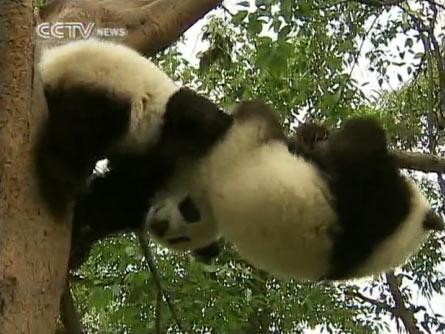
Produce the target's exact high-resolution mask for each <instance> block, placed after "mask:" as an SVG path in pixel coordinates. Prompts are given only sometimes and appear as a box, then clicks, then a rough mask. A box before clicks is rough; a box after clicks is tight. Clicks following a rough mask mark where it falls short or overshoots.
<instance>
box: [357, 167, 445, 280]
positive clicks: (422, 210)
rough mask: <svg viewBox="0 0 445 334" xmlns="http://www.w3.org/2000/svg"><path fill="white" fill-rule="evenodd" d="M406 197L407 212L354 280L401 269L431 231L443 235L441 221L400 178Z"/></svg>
mask: <svg viewBox="0 0 445 334" xmlns="http://www.w3.org/2000/svg"><path fill="white" fill-rule="evenodd" d="M401 177H402V178H403V181H404V182H406V185H407V191H408V193H409V196H408V197H409V210H408V213H407V215H405V218H404V219H403V221H402V222H400V223H399V224H398V227H397V228H396V230H395V231H394V232H393V233H392V234H390V235H389V236H388V237H387V238H385V239H384V240H383V241H382V242H380V244H378V245H377V247H376V248H375V250H374V251H373V252H372V254H371V255H370V257H369V258H368V259H367V261H365V263H364V264H363V265H362V266H360V267H359V268H358V270H357V273H356V274H357V277H359V276H367V275H371V274H377V273H381V272H384V271H387V270H390V269H392V268H395V267H397V266H400V265H403V264H404V263H405V262H406V261H407V260H408V259H409V258H410V257H411V256H412V255H413V254H414V253H416V252H417V251H418V250H419V249H420V248H421V246H422V245H423V243H424V242H425V241H426V239H427V237H428V236H429V235H430V233H431V232H433V231H443V230H444V229H445V225H444V223H443V220H442V218H441V217H440V216H439V215H438V214H437V213H435V212H434V210H432V209H431V206H430V204H429V202H428V200H427V199H426V197H425V196H424V195H423V194H422V192H421V190H420V188H419V187H418V186H417V184H416V183H415V182H414V181H413V180H411V179H409V178H408V177H404V176H401Z"/></svg>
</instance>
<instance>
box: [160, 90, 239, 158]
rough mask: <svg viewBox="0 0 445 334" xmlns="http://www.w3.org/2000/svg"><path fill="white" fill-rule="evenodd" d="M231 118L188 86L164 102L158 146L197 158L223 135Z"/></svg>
mask: <svg viewBox="0 0 445 334" xmlns="http://www.w3.org/2000/svg"><path fill="white" fill-rule="evenodd" d="M231 124H232V118H231V117H230V116H229V115H227V114H225V113H224V112H223V111H222V110H220V109H219V108H218V107H217V106H216V105H215V104H214V103H212V102H210V101H209V100H208V99H206V98H204V97H202V96H200V95H198V94H196V93H195V92H194V91H192V90H190V89H188V88H181V89H180V90H178V91H177V92H176V93H175V94H174V95H172V97H171V98H170V99H169V101H168V103H167V110H166V113H165V115H164V124H163V128H162V134H161V140H160V145H161V146H162V147H163V149H164V150H165V151H167V152H171V154H172V155H175V156H177V157H185V158H188V159H190V158H199V157H202V156H203V155H205V154H206V153H207V152H208V151H209V149H210V148H211V147H213V145H215V144H216V143H217V142H218V140H220V139H221V138H223V137H224V135H225V134H226V132H227V130H228V129H229V128H230V126H231Z"/></svg>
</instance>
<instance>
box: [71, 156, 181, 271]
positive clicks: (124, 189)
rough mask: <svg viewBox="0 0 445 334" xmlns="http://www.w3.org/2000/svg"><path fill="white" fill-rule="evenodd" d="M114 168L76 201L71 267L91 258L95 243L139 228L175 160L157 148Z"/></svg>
mask: <svg viewBox="0 0 445 334" xmlns="http://www.w3.org/2000/svg"><path fill="white" fill-rule="evenodd" d="M120 158H121V159H122V160H119V163H118V164H117V165H116V166H115V167H111V168H112V169H111V171H109V172H108V173H106V174H105V175H103V176H97V177H95V178H93V180H92V181H91V183H90V185H89V187H88V191H87V192H86V193H85V194H83V195H82V196H80V197H79V198H78V200H77V201H76V205H75V207H74V216H73V237H72V250H71V252H72V255H71V266H72V267H77V266H78V265H80V264H81V263H82V262H83V260H84V259H85V258H86V257H87V255H88V253H89V250H90V248H91V247H92V245H93V244H94V242H96V241H98V240H101V239H103V238H105V237H107V236H110V235H113V234H117V233H122V232H130V231H131V232H135V231H138V230H139V229H140V228H141V227H142V225H143V223H144V221H145V216H146V214H147V212H148V210H149V208H150V198H152V197H153V196H154V195H155V194H156V192H157V191H158V190H159V189H162V187H163V186H165V184H166V182H167V180H168V178H169V177H170V176H171V174H172V173H173V171H174V169H175V161H174V160H171V159H169V158H167V157H165V156H164V155H163V153H162V152H160V151H157V150H155V149H153V150H151V151H150V152H149V153H147V154H146V155H143V156H136V155H128V156H127V157H126V158H124V157H123V156H120Z"/></svg>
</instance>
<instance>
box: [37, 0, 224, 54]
mask: <svg viewBox="0 0 445 334" xmlns="http://www.w3.org/2000/svg"><path fill="white" fill-rule="evenodd" d="M221 3H222V0H200V1H196V0H145V1H141V0H113V1H107V0H98V1H91V0H76V1H74V0H55V1H53V2H50V3H49V4H48V5H47V6H44V7H43V8H41V9H40V17H41V20H42V21H48V22H83V23H91V22H94V23H96V26H97V27H109V28H113V27H115V28H126V29H127V32H128V35H127V38H126V40H124V43H125V44H127V45H128V46H130V47H132V48H133V49H135V50H138V51H139V52H142V53H144V54H154V53H156V52H158V51H160V50H162V49H163V48H165V47H167V46H169V45H170V44H172V43H173V42H175V41H176V40H177V39H178V38H179V37H180V36H181V35H182V34H183V33H184V32H185V31H186V30H187V29H188V28H189V27H190V26H192V25H193V24H194V23H195V22H196V21H198V20H199V19H201V18H202V17H203V16H204V15H205V14H207V13H208V12H209V11H210V10H212V9H214V8H216V7H217V6H218V5H220V4H221Z"/></svg>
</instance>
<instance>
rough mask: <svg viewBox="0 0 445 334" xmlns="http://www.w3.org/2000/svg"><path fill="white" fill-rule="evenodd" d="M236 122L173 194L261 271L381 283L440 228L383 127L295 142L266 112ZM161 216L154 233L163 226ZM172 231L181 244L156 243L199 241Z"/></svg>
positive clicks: (369, 125)
mask: <svg viewBox="0 0 445 334" xmlns="http://www.w3.org/2000/svg"><path fill="white" fill-rule="evenodd" d="M233 119H234V122H233V125H232V126H231V128H230V129H229V131H228V132H227V133H226V134H225V135H224V137H223V139H222V140H220V141H219V142H218V143H217V144H216V145H215V147H213V149H212V150H211V151H210V153H209V155H208V156H206V157H204V158H202V159H201V160H200V161H199V163H198V164H196V165H195V166H193V168H191V171H192V172H190V171H187V170H186V171H184V173H185V175H186V176H182V177H181V178H178V179H173V181H171V182H169V185H170V187H171V189H172V193H175V192H178V189H182V191H184V189H186V193H187V196H190V198H191V199H192V200H193V201H194V203H195V205H196V206H197V207H202V208H204V209H203V210H202V212H201V219H203V220H205V221H208V222H209V224H210V226H212V228H213V226H215V228H216V229H217V230H218V233H219V235H220V236H222V237H223V238H224V239H226V240H227V241H229V242H231V243H232V244H234V245H235V246H236V248H237V249H238V251H239V253H240V255H241V257H243V258H245V259H246V260H248V261H249V262H250V263H251V264H253V265H255V266H257V267H258V268H260V269H263V270H266V271H269V272H271V273H273V274H276V275H278V276H280V277H287V278H289V277H291V278H297V279H304V280H322V279H335V280H336V279H348V278H355V277H362V276H367V275H372V274H377V273H381V272H383V271H386V270H389V269H391V268H393V267H395V266H398V265H400V264H402V263H403V262H404V261H405V260H406V259H407V258H408V257H409V256H410V255H411V254H412V253H413V252H415V251H416V250H417V249H418V248H420V246H421V245H422V243H423V242H424V241H425V239H426V237H427V235H428V234H429V232H430V231H431V230H432V229H443V224H442V223H441V221H440V218H439V217H438V216H437V215H436V214H435V213H434V212H433V211H431V209H430V206H429V204H428V202H427V200H426V199H425V197H424V196H423V195H422V194H421V192H420V190H419V188H418V187H417V186H416V184H415V183H414V182H412V181H411V180H409V179H408V178H406V177H404V176H402V175H401V174H400V173H399V171H398V169H397V167H396V165H395V163H394V161H393V159H392V157H391V156H390V154H389V152H388V150H387V144H386V139H385V134H384V132H383V130H382V129H381V127H380V126H379V125H378V123H377V122H376V121H374V120H372V119H360V118H359V119H351V120H349V121H346V122H345V124H344V125H343V126H342V128H341V129H340V130H339V131H337V132H334V133H333V134H329V136H328V133H327V132H326V133H324V134H323V133H322V135H321V139H322V140H318V139H317V140H315V139H314V140H313V142H312V143H311V142H310V141H308V140H306V139H303V140H297V141H291V142H290V143H289V142H288V141H287V140H286V138H285V136H284V134H283V132H282V130H281V128H280V124H279V122H278V120H277V119H276V118H275V116H274V114H273V112H272V111H271V110H270V109H269V108H268V107H267V106H266V105H264V104H262V103H259V102H246V103H242V104H241V105H240V106H239V107H238V108H237V109H236V110H235V112H234V114H233ZM309 129H310V128H309ZM306 130H307V129H306ZM315 138H317V137H315ZM167 189H168V188H167ZM173 198H174V197H172V198H171V199H169V200H172V199H173ZM165 201H166V200H165V195H164V198H163V199H161V200H160V202H159V203H157V204H156V203H155V204H154V207H159V205H161V206H162V203H165ZM154 207H153V208H152V209H151V211H150V213H149V215H148V224H149V226H150V224H151V222H152V221H157V220H158V217H157V214H156V212H155V209H154ZM166 212H168V210H166V211H165V212H164V218H163V221H164V222H166V223H167V224H168V219H166V218H165V216H166ZM174 226H176V227H174V228H173V234H175V238H176V240H177V239H178V238H179V237H180V236H181V233H184V235H183V236H185V238H184V244H182V245H181V243H180V242H178V243H176V242H175V243H170V244H169V237H170V233H169V229H168V228H164V232H163V233H162V234H157V233H155V232H154V234H155V235H157V237H158V239H162V240H163V242H164V243H165V244H167V245H169V246H170V247H172V248H179V247H181V248H183V247H186V246H187V242H190V240H191V239H193V233H192V232H191V231H188V230H187V229H182V230H181V229H178V227H177V226H178V225H174Z"/></svg>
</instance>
